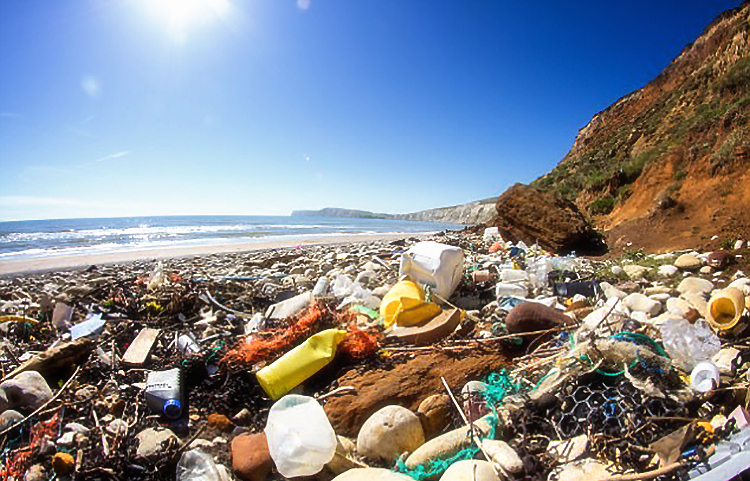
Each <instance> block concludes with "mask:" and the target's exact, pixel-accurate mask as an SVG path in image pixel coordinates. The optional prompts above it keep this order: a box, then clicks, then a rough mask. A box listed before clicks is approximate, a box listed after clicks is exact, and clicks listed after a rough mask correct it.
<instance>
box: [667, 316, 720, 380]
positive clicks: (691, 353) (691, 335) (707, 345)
mask: <svg viewBox="0 0 750 481" xmlns="http://www.w3.org/2000/svg"><path fill="white" fill-rule="evenodd" d="M660 329H661V338H662V342H663V343H664V350H665V351H666V352H667V354H669V357H671V358H672V359H673V360H674V361H675V362H676V363H677V365H678V366H679V367H680V369H682V370H684V371H685V372H690V371H692V370H693V368H694V367H695V366H696V365H697V364H698V363H699V362H701V361H705V360H707V359H711V357H713V355H714V354H716V353H717V352H719V350H720V349H721V341H720V340H719V338H718V337H717V336H716V334H715V333H714V331H713V330H712V329H711V327H710V326H709V325H708V323H707V322H706V321H704V320H703V319H698V320H697V321H695V324H690V323H689V322H688V321H686V320H685V319H682V318H680V319H668V320H666V321H664V323H662V325H661V328H660Z"/></svg>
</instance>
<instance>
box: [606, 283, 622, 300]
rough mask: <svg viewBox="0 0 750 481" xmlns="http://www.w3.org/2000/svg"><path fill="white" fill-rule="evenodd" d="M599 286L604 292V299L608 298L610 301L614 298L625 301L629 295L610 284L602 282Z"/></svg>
mask: <svg viewBox="0 0 750 481" xmlns="http://www.w3.org/2000/svg"><path fill="white" fill-rule="evenodd" d="M599 286H600V287H601V288H602V291H604V297H606V298H607V299H608V300H609V299H612V298H617V299H625V297H626V296H627V295H628V294H627V293H626V292H624V291H621V290H620V289H618V288H616V287H615V286H613V285H612V284H610V283H608V282H602V283H600V284H599Z"/></svg>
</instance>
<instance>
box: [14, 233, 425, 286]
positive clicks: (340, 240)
mask: <svg viewBox="0 0 750 481" xmlns="http://www.w3.org/2000/svg"><path fill="white" fill-rule="evenodd" d="M409 237H416V238H425V237H428V235H427V234H413V233H397V234H375V235H341V236H311V237H290V238H288V239H280V240H259V241H255V242H243V243H224V244H218V243H217V244H215V245H200V246H184V247H167V248H151V249H137V250H128V251H118V252H105V253H97V254H84V255H74V256H73V255H68V256H52V257H41V258H31V259H13V260H7V261H0V276H9V275H16V274H30V273H37V272H47V271H55V270H65V269H74V268H79V267H88V266H91V265H96V264H119V263H127V262H134V261H138V260H146V259H173V258H180V257H194V256H205V255H211V254H232V253H238V252H252V251H262V250H267V249H284V248H291V247H296V246H302V245H308V246H309V245H323V244H349V243H362V242H372V241H377V240H395V239H403V238H409Z"/></svg>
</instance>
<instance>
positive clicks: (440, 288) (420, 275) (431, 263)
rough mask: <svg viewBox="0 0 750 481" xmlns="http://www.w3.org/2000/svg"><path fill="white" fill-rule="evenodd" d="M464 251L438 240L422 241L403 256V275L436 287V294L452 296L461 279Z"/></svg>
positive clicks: (433, 287) (400, 271)
mask: <svg viewBox="0 0 750 481" xmlns="http://www.w3.org/2000/svg"><path fill="white" fill-rule="evenodd" d="M463 270H464V251H463V250H461V248H459V247H453V246H449V245H445V244H439V243H437V242H431V241H427V242H420V243H418V244H415V245H414V246H412V247H411V248H410V249H409V250H408V251H406V252H405V253H404V254H403V255H402V256H401V266H400V267H399V270H398V272H399V275H400V276H404V275H406V276H408V277H409V278H410V279H411V280H412V281H414V282H416V283H418V284H424V285H429V286H432V290H433V292H434V293H436V294H438V295H439V296H441V297H442V298H444V299H448V298H449V297H450V296H451V294H453V291H454V290H456V287H457V286H458V283H459V282H461V275H462V274H463Z"/></svg>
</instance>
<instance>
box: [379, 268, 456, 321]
mask: <svg viewBox="0 0 750 481" xmlns="http://www.w3.org/2000/svg"><path fill="white" fill-rule="evenodd" d="M441 311H442V309H440V306H438V305H437V304H435V303H434V302H425V301H424V291H423V290H422V288H420V287H419V286H418V285H417V284H415V283H414V282H412V281H408V280H404V281H399V282H397V283H396V285H394V286H393V287H392V288H391V290H390V291H388V293H387V294H386V295H385V296H383V302H381V303H380V317H382V318H383V323H384V324H385V327H386V328H389V327H391V326H393V324H398V325H399V326H401V327H406V326H413V325H415V324H419V323H421V322H424V321H428V320H430V319H432V318H433V317H435V316H437V315H438V314H440V312H441Z"/></svg>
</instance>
